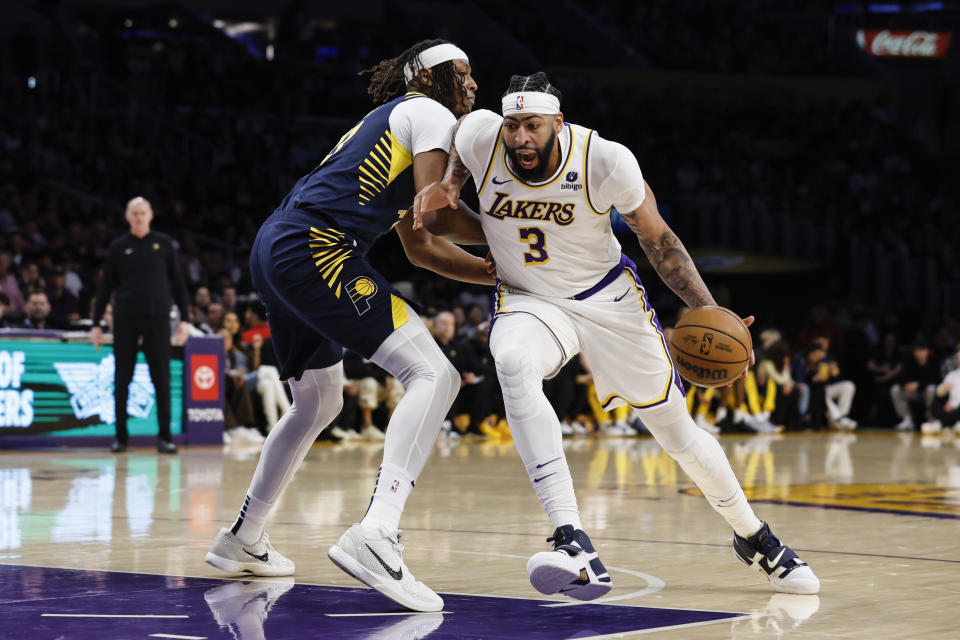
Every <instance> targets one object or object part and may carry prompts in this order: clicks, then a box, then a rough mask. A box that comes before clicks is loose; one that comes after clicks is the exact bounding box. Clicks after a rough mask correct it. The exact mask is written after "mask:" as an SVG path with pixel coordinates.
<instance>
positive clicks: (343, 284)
mask: <svg viewBox="0 0 960 640" xmlns="http://www.w3.org/2000/svg"><path fill="white" fill-rule="evenodd" d="M250 276H251V279H252V281H253V286H254V288H255V289H256V290H257V293H258V294H259V296H260V299H261V300H262V301H263V304H264V306H265V307H266V309H267V321H268V322H269V324H270V334H271V338H272V340H273V346H274V348H275V350H276V352H277V359H278V361H279V363H280V378H281V379H283V380H286V379H287V378H291V377H292V378H298V379H299V377H300V376H301V375H302V374H303V372H304V370H306V369H322V368H325V367H329V366H332V365H334V364H336V363H337V362H340V360H342V359H343V347H346V348H348V349H351V350H353V351H356V352H357V353H359V354H360V355H362V356H364V357H365V358H370V357H371V356H372V355H373V354H374V352H376V350H377V349H378V348H379V347H380V345H381V344H382V343H383V341H384V340H386V338H387V336H389V335H390V334H391V333H393V332H394V331H395V330H397V329H398V328H400V327H401V326H403V325H404V324H405V323H406V322H407V313H408V312H407V303H406V302H405V301H404V300H403V298H402V297H401V296H400V294H399V293H398V292H397V290H396V289H394V288H393V287H392V286H391V285H390V283H389V282H387V280H386V279H385V278H384V277H383V276H382V275H380V274H379V273H377V271H375V270H374V269H373V267H371V266H370V263H369V262H367V260H366V258H365V257H364V256H363V255H361V253H360V251H359V249H358V247H357V243H356V241H355V240H354V239H353V238H352V237H351V236H350V235H349V234H347V233H344V232H343V231H339V230H337V229H333V228H330V227H328V226H326V225H324V224H323V223H321V222H319V220H318V219H317V218H316V217H313V216H309V214H305V213H302V212H283V213H275V214H273V215H272V216H270V218H268V219H267V221H266V222H264V224H263V226H262V227H261V228H260V231H259V232H258V233H257V238H256V240H255V241H254V244H253V250H252V251H251V254H250Z"/></svg>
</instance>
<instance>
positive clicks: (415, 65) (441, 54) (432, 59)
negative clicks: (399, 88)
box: [403, 42, 469, 82]
mask: <svg viewBox="0 0 960 640" xmlns="http://www.w3.org/2000/svg"><path fill="white" fill-rule="evenodd" d="M448 60H469V58H467V54H466V53H464V51H463V49H461V48H460V47H458V46H457V45H455V44H450V43H449V42H445V43H444V44H438V45H436V46H434V47H430V48H429V49H424V50H423V51H421V52H420V53H419V54H417V56H416V57H415V58H414V59H413V60H412V61H411V62H408V63H407V64H405V65H403V77H404V78H406V79H407V82H410V81H411V80H413V79H414V78H415V77H416V75H417V74H418V73H420V69H429V68H431V67H434V66H436V65H438V64H440V63H441V62H447V61H448Z"/></svg>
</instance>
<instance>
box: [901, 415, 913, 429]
mask: <svg viewBox="0 0 960 640" xmlns="http://www.w3.org/2000/svg"><path fill="white" fill-rule="evenodd" d="M897 431H913V418H911V417H910V416H907V417H906V418H904V419H903V420H901V421H900V422H898V423H897Z"/></svg>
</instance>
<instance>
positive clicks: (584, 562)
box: [527, 524, 613, 600]
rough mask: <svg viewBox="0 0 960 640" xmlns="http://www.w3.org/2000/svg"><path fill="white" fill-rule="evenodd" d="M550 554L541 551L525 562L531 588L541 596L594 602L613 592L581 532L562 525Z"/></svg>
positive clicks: (556, 533)
mask: <svg viewBox="0 0 960 640" xmlns="http://www.w3.org/2000/svg"><path fill="white" fill-rule="evenodd" d="M547 542H553V551H541V552H540V553H536V554H534V555H533V556H532V557H531V558H530V559H529V560H527V574H528V575H529V576H530V584H532V585H533V588H534V589H536V590H537V591H539V592H540V593H543V594H546V595H551V594H554V593H560V594H563V595H565V596H570V597H571V598H574V599H576V600H595V599H597V598H599V597H601V596H603V595H606V594H607V593H609V591H610V589H612V588H613V582H612V581H611V580H610V575H609V574H608V573H607V570H606V568H604V566H603V563H602V562H600V558H599V557H597V551H596V550H595V549H594V548H593V545H592V544H591V543H590V538H589V537H587V534H586V533H584V532H583V530H582V529H574V528H573V525H571V524H565V525H563V526H562V527H557V530H556V531H554V532H553V536H551V537H549V538H547Z"/></svg>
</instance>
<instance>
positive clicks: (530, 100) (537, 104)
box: [502, 91, 560, 116]
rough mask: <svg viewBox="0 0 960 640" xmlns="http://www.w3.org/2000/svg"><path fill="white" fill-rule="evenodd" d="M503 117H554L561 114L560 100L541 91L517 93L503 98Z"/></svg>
mask: <svg viewBox="0 0 960 640" xmlns="http://www.w3.org/2000/svg"><path fill="white" fill-rule="evenodd" d="M502 107H503V115H505V116H512V115H514V114H517V113H542V114H544V115H548V116H552V115H554V114H557V113H560V98H558V97H557V96H555V95H552V94H549V93H542V92H540V91H517V92H516V93H508V94H507V95H505V96H503V103H502Z"/></svg>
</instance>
